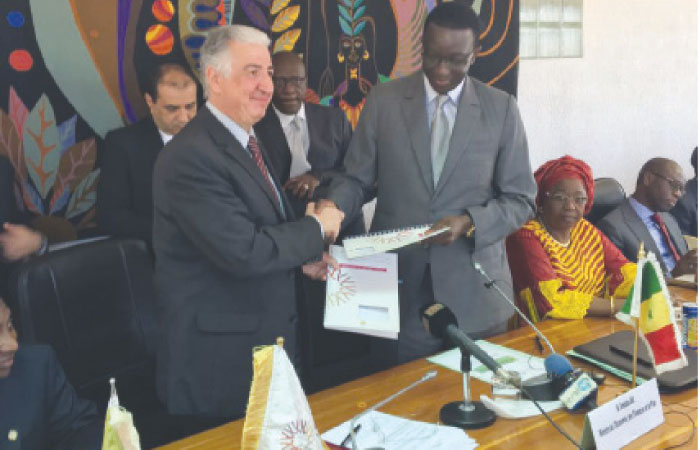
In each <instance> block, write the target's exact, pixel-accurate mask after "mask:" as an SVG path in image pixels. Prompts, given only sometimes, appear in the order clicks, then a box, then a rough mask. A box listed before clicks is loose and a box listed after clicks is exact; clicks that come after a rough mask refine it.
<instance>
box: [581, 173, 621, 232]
mask: <svg viewBox="0 0 700 450" xmlns="http://www.w3.org/2000/svg"><path fill="white" fill-rule="evenodd" d="M625 198H626V194H625V190H624V189H623V187H622V185H621V184H620V183H619V182H618V181H617V180H616V179H614V178H596V180H595V194H594V195H593V205H592V206H591V210H590V211H589V213H588V214H587V215H586V219H587V220H588V221H589V222H591V223H592V224H594V225H595V224H596V222H598V221H599V220H600V219H602V218H603V217H604V216H605V215H606V214H607V213H609V212H610V211H612V210H613V209H615V208H617V206H618V205H619V204H620V203H622V202H623V201H624V200H625Z"/></svg>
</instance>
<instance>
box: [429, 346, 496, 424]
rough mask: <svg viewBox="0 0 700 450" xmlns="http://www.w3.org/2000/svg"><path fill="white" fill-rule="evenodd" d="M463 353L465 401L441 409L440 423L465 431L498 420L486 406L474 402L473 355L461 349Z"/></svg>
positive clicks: (452, 403) (462, 367) (462, 368)
mask: <svg viewBox="0 0 700 450" xmlns="http://www.w3.org/2000/svg"><path fill="white" fill-rule="evenodd" d="M460 351H461V353H462V361H461V367H460V368H461V370H462V390H463V392H464V401H458V402H451V403H448V404H446V405H444V406H443V407H442V408H441V409H440V421H441V422H442V423H444V424H445V425H450V426H453V427H459V428H464V429H476V428H484V427H487V426H489V425H491V424H492V423H493V422H494V421H495V420H496V414H495V413H494V412H493V411H491V410H490V409H488V408H487V407H486V406H484V404H483V403H481V402H478V401H477V402H475V401H472V391H471V383H470V382H471V379H470V377H469V372H470V371H471V369H472V363H471V355H470V354H469V352H467V350H466V349H464V348H461V347H460Z"/></svg>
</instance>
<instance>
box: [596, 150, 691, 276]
mask: <svg viewBox="0 0 700 450" xmlns="http://www.w3.org/2000/svg"><path fill="white" fill-rule="evenodd" d="M684 192H685V179H684V177H683V170H682V169H681V167H680V166H679V165H678V164H677V163H676V162H675V161H671V160H670V159H666V158H653V159H650V160H649V161H647V162H646V163H645V164H644V166H642V169H641V170H640V171H639V176H638V177H637V187H636V188H635V191H634V194H632V196H631V197H630V198H628V199H627V200H625V201H624V202H622V203H621V204H620V206H618V207H617V208H615V209H614V210H612V211H611V212H609V213H608V214H607V215H605V217H603V218H602V219H600V220H599V221H598V223H597V224H596V225H597V226H598V228H599V229H600V231H602V232H603V233H605V235H606V236H608V238H609V239H610V240H611V241H612V243H613V244H615V245H616V246H617V247H618V248H619V249H620V250H621V251H622V253H623V254H624V255H625V257H627V259H629V260H630V261H636V260H637V251H638V249H639V243H640V242H644V248H645V250H646V251H652V252H654V253H655V254H656V256H657V258H658V260H659V264H660V265H661V268H662V269H663V271H664V273H665V274H666V275H670V276H674V277H677V276H680V275H685V274H690V273H697V259H698V255H697V250H692V251H688V245H687V244H686V242H685V239H683V234H682V233H681V230H680V228H679V227H678V223H676V219H674V218H673V216H672V215H671V214H669V212H668V211H670V210H671V208H673V206H674V205H675V204H676V202H677V201H678V199H679V198H680V197H681V196H683V193H684Z"/></svg>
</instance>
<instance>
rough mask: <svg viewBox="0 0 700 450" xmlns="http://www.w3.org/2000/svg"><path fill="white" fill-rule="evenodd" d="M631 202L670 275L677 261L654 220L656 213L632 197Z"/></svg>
mask: <svg viewBox="0 0 700 450" xmlns="http://www.w3.org/2000/svg"><path fill="white" fill-rule="evenodd" d="M629 200H630V205H631V206H632V209H634V212H636V213H637V215H638V216H639V218H640V219H642V222H644V226H645V227H647V230H649V234H650V235H651V238H652V239H654V243H655V244H656V248H658V249H659V251H660V252H661V255H660V256H661V258H662V259H663V260H664V264H665V265H666V268H667V269H668V271H669V273H670V272H671V271H672V270H673V268H674V267H676V260H675V259H674V258H673V252H671V249H670V248H669V247H668V244H667V243H666V238H665V237H664V234H663V233H662V232H661V228H659V226H658V225H657V224H656V222H654V219H653V218H652V216H653V215H654V211H652V210H651V209H649V208H647V207H646V206H645V205H642V204H641V203H639V202H638V201H637V200H635V199H634V197H630V199H629Z"/></svg>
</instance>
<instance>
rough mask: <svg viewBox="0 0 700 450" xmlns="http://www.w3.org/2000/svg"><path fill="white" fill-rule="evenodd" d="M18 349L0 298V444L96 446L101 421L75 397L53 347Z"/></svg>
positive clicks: (45, 448) (38, 449)
mask: <svg viewBox="0 0 700 450" xmlns="http://www.w3.org/2000/svg"><path fill="white" fill-rule="evenodd" d="M0 295H2V294H0ZM18 347H19V346H18V345H17V333H16V331H15V329H14V327H13V326H12V318H11V317H10V309H9V308H8V306H7V305H6V304H5V303H4V301H3V298H2V297H1V296H0V448H2V449H8V450H11V449H17V450H20V449H21V450H49V449H51V450H55V449H66V450H72V449H85V450H97V449H99V448H100V447H101V445H102V430H103V428H104V421H103V419H102V418H100V417H99V416H98V415H97V410H96V409H95V405H94V404H93V403H92V402H90V401H88V400H83V399H80V398H78V396H77V395H76V393H75V390H74V389H73V386H71V384H70V383H69V382H68V380H67V379H66V375H65V373H64V372H63V369H62V368H61V365H60V363H59V362H58V360H57V359H56V355H55V354H54V352H53V350H51V347H47V346H45V345H30V346H24V345H23V346H22V347H21V348H18Z"/></svg>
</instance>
